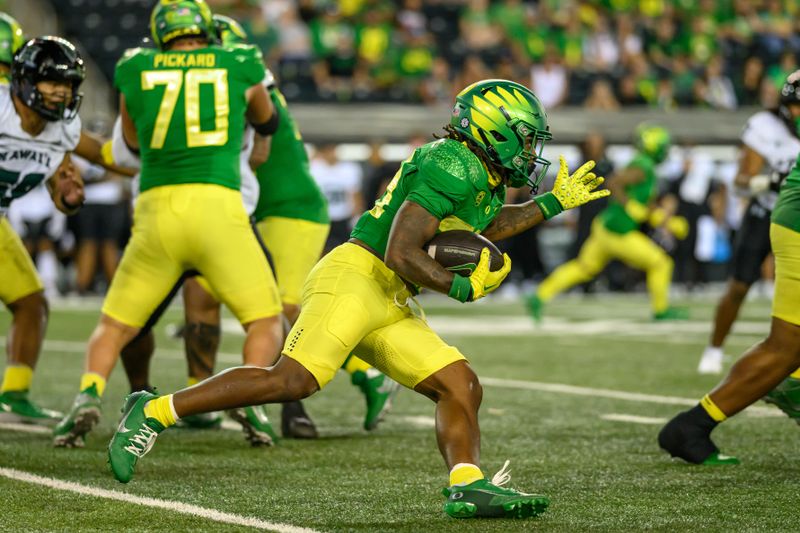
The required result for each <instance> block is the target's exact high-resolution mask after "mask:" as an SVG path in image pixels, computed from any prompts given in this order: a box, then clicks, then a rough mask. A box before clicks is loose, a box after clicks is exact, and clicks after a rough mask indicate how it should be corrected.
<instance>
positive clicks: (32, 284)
mask: <svg viewBox="0 0 800 533" xmlns="http://www.w3.org/2000/svg"><path fill="white" fill-rule="evenodd" d="M42 289H43V286H42V282H41V280H40V279H39V275H38V274H37V273H36V267H35V266H34V264H33V260H31V256H30V255H28V251H27V250H26V249H25V245H23V244H22V240H21V239H20V238H19V235H17V233H16V232H15V231H14V230H13V229H12V228H11V224H9V223H8V220H7V219H6V217H4V216H2V215H0V302H3V303H4V304H6V305H8V304H11V303H14V302H16V301H17V300H19V299H20V298H24V297H25V296H29V295H31V294H33V293H34V292H39V291H41V290H42Z"/></svg>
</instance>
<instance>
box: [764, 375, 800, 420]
mask: <svg viewBox="0 0 800 533" xmlns="http://www.w3.org/2000/svg"><path fill="white" fill-rule="evenodd" d="M764 401H765V402H767V403H771V404H773V405H776V406H778V408H779V409H780V410H781V411H783V412H784V413H786V415H787V416H788V417H789V418H791V419H792V420H794V421H795V422H797V423H798V424H800V379H797V378H793V377H788V378H786V379H784V380H783V381H781V382H780V384H778V386H777V387H775V388H774V389H772V390H771V391H769V392H768V393H767V395H766V396H764Z"/></svg>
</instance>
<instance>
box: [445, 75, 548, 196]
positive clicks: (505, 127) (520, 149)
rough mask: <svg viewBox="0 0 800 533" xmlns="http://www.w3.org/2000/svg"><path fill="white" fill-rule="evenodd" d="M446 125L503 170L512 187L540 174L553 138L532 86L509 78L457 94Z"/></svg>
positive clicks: (532, 181) (538, 179) (530, 182)
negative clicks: (448, 123)
mask: <svg viewBox="0 0 800 533" xmlns="http://www.w3.org/2000/svg"><path fill="white" fill-rule="evenodd" d="M450 125H451V126H452V127H453V128H454V129H455V130H456V131H457V132H459V133H460V134H461V135H463V136H464V137H466V138H467V139H469V140H471V141H472V142H474V143H475V144H476V145H478V147H479V148H480V149H481V150H483V151H484V153H486V155H487V156H488V157H489V159H490V160H491V161H492V162H493V163H495V164H497V165H500V166H502V167H503V168H504V169H506V171H507V176H508V184H509V185H510V186H511V187H522V186H523V185H526V184H527V185H530V186H531V187H532V188H533V189H534V190H535V189H536V188H537V186H538V185H539V183H540V182H541V181H542V178H544V175H545V173H546V172H547V168H548V167H549V166H550V161H548V160H547V159H544V158H543V157H542V149H543V148H544V143H545V141H549V140H550V139H552V138H553V136H552V135H551V134H550V131H549V126H548V125H547V113H545V111H544V107H542V104H541V103H540V102H539V99H538V98H537V97H536V95H535V94H533V92H531V90H530V89H528V88H527V87H525V86H524V85H520V84H519V83H514V82H513V81H508V80H483V81H479V82H477V83H473V84H472V85H470V86H469V87H467V88H466V89H464V90H463V91H461V92H460V93H458V96H456V104H455V106H453V114H452V116H451V118H450Z"/></svg>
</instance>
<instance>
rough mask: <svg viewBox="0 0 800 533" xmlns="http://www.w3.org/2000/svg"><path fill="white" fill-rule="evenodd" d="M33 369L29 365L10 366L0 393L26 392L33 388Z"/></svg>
mask: <svg viewBox="0 0 800 533" xmlns="http://www.w3.org/2000/svg"><path fill="white" fill-rule="evenodd" d="M32 380H33V369H32V368H31V367H29V366H28V365H8V366H7V367H6V372H5V374H3V384H2V385H0V392H9V391H26V390H28V389H30V388H31V381H32Z"/></svg>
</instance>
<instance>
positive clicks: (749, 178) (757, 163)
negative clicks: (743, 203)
mask: <svg viewBox="0 0 800 533" xmlns="http://www.w3.org/2000/svg"><path fill="white" fill-rule="evenodd" d="M764 165H765V161H764V158H763V157H762V156H761V154H759V153H758V152H756V151H755V150H753V149H752V148H751V147H750V146H748V145H747V144H743V145H742V150H741V152H740V155H739V169H738V171H737V172H736V177H735V178H734V181H733V184H734V186H735V187H736V191H737V192H739V193H740V194H742V195H745V196H750V195H754V194H758V193H760V192H764V191H766V190H767V189H769V186H770V183H771V180H770V177H769V176H767V175H764V174H760V172H761V170H762V169H763V168H764Z"/></svg>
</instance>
